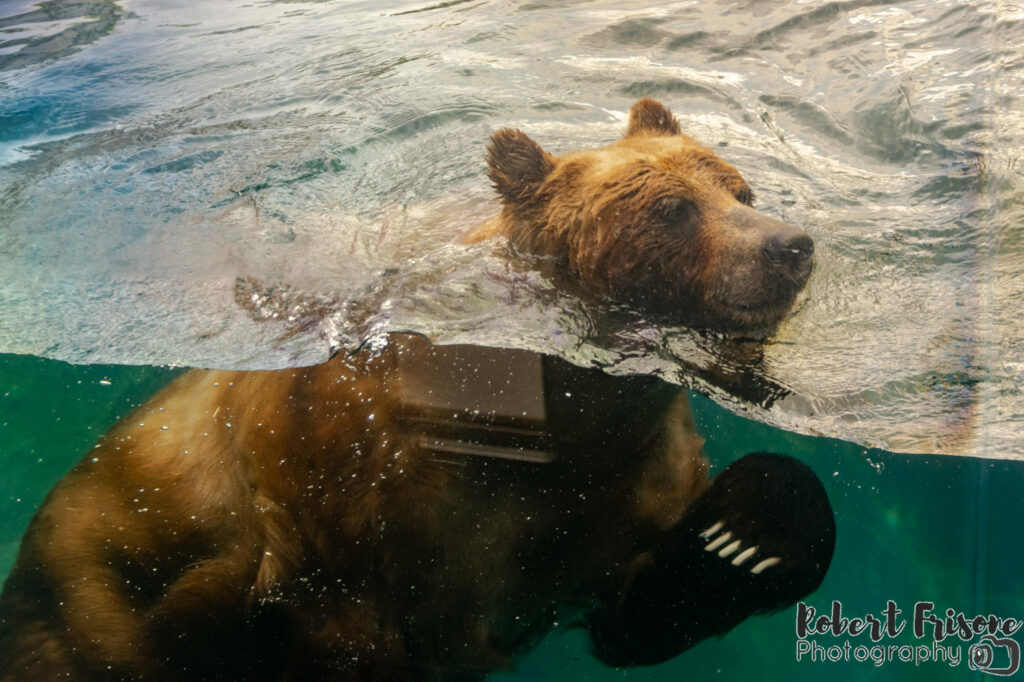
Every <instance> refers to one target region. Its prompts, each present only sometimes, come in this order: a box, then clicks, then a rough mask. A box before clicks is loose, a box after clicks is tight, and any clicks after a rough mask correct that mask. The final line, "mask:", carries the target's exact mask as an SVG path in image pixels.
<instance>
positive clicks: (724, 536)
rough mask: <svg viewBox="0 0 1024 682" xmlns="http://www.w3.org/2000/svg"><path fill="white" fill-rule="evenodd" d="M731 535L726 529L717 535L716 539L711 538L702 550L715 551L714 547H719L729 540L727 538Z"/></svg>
mask: <svg viewBox="0 0 1024 682" xmlns="http://www.w3.org/2000/svg"><path fill="white" fill-rule="evenodd" d="M731 537H732V533H730V532H729V531H726V532H724V533H722V534H721V535H719V536H718V538H717V539H715V540H712V541H711V542H710V543H708V546H707V547H705V548H704V551H705V552H713V551H715V550H716V549H718V548H719V547H721V546H722V545H724V544H725V543H727V542H729V539H730V538H731Z"/></svg>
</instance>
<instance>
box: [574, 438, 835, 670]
mask: <svg viewBox="0 0 1024 682" xmlns="http://www.w3.org/2000/svg"><path fill="white" fill-rule="evenodd" d="M835 532H836V531H835V519H834V515H833V512H832V506H831V505H830V504H829V501H828V497H827V496H826V494H825V489H824V487H823V486H822V484H821V482H820V481H819V480H818V477H817V476H816V475H815V474H814V472H813V471H811V469H810V468H809V467H808V466H806V465H805V464H803V463H801V462H800V461H798V460H796V459H794V458H792V457H787V456H784V455H774V454H768V453H756V454H752V455H747V456H746V457H743V458H742V459H740V460H738V461H736V462H734V463H733V464H732V465H730V466H729V467H727V468H726V469H725V471H723V472H722V473H721V474H720V475H719V476H717V477H716V478H715V479H714V480H713V481H712V483H711V486H710V487H709V488H708V490H707V491H706V492H705V493H704V494H703V495H702V496H701V497H700V498H699V499H698V500H697V501H696V502H695V503H694V504H693V506H692V507H691V508H690V509H689V510H688V511H687V513H686V515H685V516H684V517H683V519H682V520H681V521H680V523H679V524H678V525H677V526H676V527H675V528H673V529H672V530H671V531H669V532H668V533H667V534H666V535H665V537H663V538H662V539H661V541H660V542H658V543H657V544H656V545H655V547H654V548H653V550H652V552H651V553H650V556H649V559H648V560H646V561H644V562H643V563H642V564H641V565H638V566H637V567H636V568H635V572H634V574H633V575H632V576H631V578H630V579H629V582H628V583H627V585H626V587H625V590H624V591H623V593H622V594H621V595H617V597H613V598H611V599H609V603H608V606H607V607H606V608H603V609H601V610H599V611H596V612H595V613H594V614H592V616H591V618H590V621H589V623H588V625H589V627H590V630H591V635H592V638H593V640H594V644H595V653H596V654H597V655H598V657H599V658H601V659H602V660H604V661H605V662H606V663H609V664H611V665H646V664H653V663H658V662H661V661H664V660H667V659H669V658H672V657H673V656H676V655H678V654H679V653H681V652H682V651H684V650H686V649H687V648H689V647H690V646H692V645H694V644H696V643H697V642H699V641H700V640H702V639H705V638H707V637H710V636H713V635H721V634H724V633H725V632H728V631H729V630H730V629H732V628H733V627H735V626H736V625H737V624H739V623H740V622H742V621H743V620H745V619H746V618H748V617H749V616H751V615H753V614H755V613H768V612H771V611H775V610H777V609H780V608H783V607H786V606H789V605H790V604H793V603H794V602H796V601H797V600H798V599H800V598H802V597H805V596H806V595H808V594H809V593H811V592H813V591H814V590H815V589H816V588H817V587H818V585H820V584H821V581H822V579H824V577H825V573H826V571H827V570H828V566H829V563H830V562H831V560H832V552H833V549H834V547H835Z"/></svg>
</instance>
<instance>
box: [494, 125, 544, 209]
mask: <svg viewBox="0 0 1024 682" xmlns="http://www.w3.org/2000/svg"><path fill="white" fill-rule="evenodd" d="M487 165H488V166H490V169H489V170H488V171H487V177H489V178H490V179H491V182H493V183H494V189H496V190H498V194H500V195H501V197H502V199H503V201H504V202H505V203H506V204H511V205H519V204H524V203H526V202H528V201H529V200H530V199H531V198H532V197H533V196H534V195H535V194H536V193H537V190H538V189H540V186H541V184H542V183H543V182H544V179H545V178H546V177H547V176H548V174H549V173H550V172H551V171H552V170H554V168H555V162H554V158H553V157H552V156H551V155H550V154H548V153H547V152H546V151H544V150H543V149H541V148H540V145H539V144H537V143H536V142H534V141H533V140H531V139H530V138H529V136H527V134H526V133H524V132H523V131H521V130H513V129H511V128H504V129H502V130H499V131H498V132H496V133H494V135H492V136H491V144H490V146H489V147H488V148H487Z"/></svg>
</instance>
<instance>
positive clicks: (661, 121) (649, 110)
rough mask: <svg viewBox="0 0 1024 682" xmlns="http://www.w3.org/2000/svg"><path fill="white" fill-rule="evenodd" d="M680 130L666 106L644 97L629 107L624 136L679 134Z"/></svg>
mask: <svg viewBox="0 0 1024 682" xmlns="http://www.w3.org/2000/svg"><path fill="white" fill-rule="evenodd" d="M681 132H682V131H681V130H680V129H679V124H678V123H677V122H676V120H675V118H673V117H672V112H671V111H669V109H668V107H666V106H664V105H663V104H661V102H658V101H657V100H654V99H651V98H650V97H644V98H643V99H641V100H639V101H638V102H637V103H636V104H634V105H633V106H632V107H630V109H629V128H627V129H626V137H632V136H634V135H679V134H680V133H681Z"/></svg>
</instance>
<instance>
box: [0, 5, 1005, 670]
mask: <svg viewBox="0 0 1024 682" xmlns="http://www.w3.org/2000/svg"><path fill="white" fill-rule="evenodd" d="M1022 34H1024V11H1022V10H1021V9H1020V7H1019V6H1015V5H1012V4H1010V3H996V2H983V1H980V0H972V1H970V2H953V1H952V0H949V1H940V2H932V1H930V0H929V1H925V0H919V1H916V2H914V1H909V2H884V1H881V0H848V1H842V2H802V3H791V2H781V1H780V2H771V1H761V0H758V1H748V0H729V1H722V2H675V3H665V4H662V5H659V6H656V7H654V6H652V5H651V3H649V2H641V1H640V0H622V1H618V2H614V1H611V0H595V1H593V2H586V1H573V2H546V1H544V0H519V1H512V0H508V1H503V2H472V1H463V2H460V1H456V2H444V3H436V4H432V3H407V2H398V1H395V0H391V1H389V2H329V1H328V2H250V3H237V2H232V1H230V0H201V1H197V2H187V3H186V2H179V3H168V2H158V1H156V0H152V1H149V0H129V1H124V2H113V1H112V0H95V1H85V2H72V1H70V0H54V1H52V2H48V3H44V4H42V5H39V6H36V5H34V4H33V3H32V2H31V1H29V0H8V1H7V2H5V3H2V4H0V225H2V226H3V229H2V232H3V234H2V236H0V239H2V241H0V352H6V353H8V354H5V355H0V466H2V468H3V471H4V475H3V477H2V478H0V575H5V574H6V571H7V570H8V568H9V566H10V564H11V562H12V561H13V559H14V556H15V553H16V550H17V543H18V540H19V537H20V535H21V533H22V532H23V529H24V527H25V525H26V524H27V522H28V520H29V518H30V517H31V515H32V513H33V511H34V509H35V508H36V507H37V505H38V504H39V503H40V501H41V500H42V498H43V496H44V495H45V493H46V491H47V490H48V489H49V488H50V486H52V484H53V482H54V481H56V480H57V479H58V478H59V477H60V476H61V475H62V474H63V473H64V472H65V471H66V470H67V469H68V468H70V466H71V465H72V464H73V463H74V462H75V461H77V459H78V458H79V457H81V456H82V454H83V453H85V452H86V451H87V450H88V448H89V447H90V446H91V443H92V442H94V441H95V439H96V438H97V437H98V436H99V435H100V434H101V433H103V432H104V431H105V430H106V429H107V428H108V427H109V426H110V425H111V424H112V423H113V422H114V421H115V420H116V419H117V418H118V417H120V416H123V415H124V414H126V413H127V412H128V411H129V410H130V409H131V407H132V406H134V405H137V404H139V403H140V402H141V401H143V400H144V399H145V398H146V397H147V396H148V395H151V394H152V393H153V392H154V391H155V390H156V389H157V388H158V387H159V386H161V385H163V384H164V383H165V382H166V381H167V380H168V379H169V378H170V377H171V376H172V375H173V374H174V373H175V372H177V371H180V370H176V369H162V367H167V366H175V367H184V366H217V367H249V368H257V367H278V366H286V365H297V364H303V363H310V362H315V361H318V360H322V359H324V358H326V357H327V355H328V354H329V352H330V351H331V349H332V348H337V347H354V346H355V345H358V344H359V343H361V342H362V341H365V340H367V339H372V338H373V337H374V335H375V334H379V333H381V332H384V331H387V330H389V329H409V330H417V331H421V332H424V333H427V334H429V335H431V336H432V337H433V338H435V339H437V340H441V341H447V342H473V343H481V344H487V343H492V344H500V345H514V346H518V347H524V348H531V349H534V350H539V351H545V352H552V353H557V354H560V355H562V356H563V357H567V358H569V359H571V360H573V361H576V362H579V363H592V364H599V365H601V366H603V367H606V368H608V369H609V370H611V371H619V372H652V373H658V374H661V375H662V376H664V377H666V378H667V379H670V380H673V381H677V382H679V383H682V384H684V385H686V386H689V387H691V388H694V389H697V390H698V391H699V394H695V396H694V406H695V410H696V414H697V418H698V422H699V428H700V430H701V431H702V433H703V434H704V435H705V436H706V437H707V438H708V446H707V452H708V455H709V457H710V458H711V460H712V462H713V466H714V467H715V469H716V470H721V468H723V467H724V466H725V465H726V464H727V463H728V462H730V461H732V460H733V459H735V458H737V457H739V456H740V455H742V454H744V453H746V452H749V451H752V450H775V451H781V452H788V453H791V454H794V455H797V456H799V457H800V458H801V459H803V460H804V461H806V462H807V463H808V464H810V465H811V466H812V467H813V468H814V469H815V471H816V472H817V473H818V475H819V476H820V477H821V479H822V480H823V481H824V482H825V484H826V487H827V489H828V492H829V494H830V497H831V499H832V501H833V504H834V506H835V509H836V513H837V522H838V529H839V531H838V532H839V535H838V544H837V547H836V555H835V559H834V561H833V566H832V569H831V571H830V573H829V575H828V577H827V578H826V580H825V583H824V584H823V585H822V587H821V589H820V590H819V591H818V592H817V593H816V594H814V595H813V596H812V597H811V598H809V599H808V603H809V604H810V605H812V606H815V607H817V608H819V609H820V610H827V609H828V608H829V606H830V604H831V602H832V600H838V601H840V602H842V605H843V609H844V614H846V615H847V616H850V617H853V616H862V615H864V614H868V613H872V614H880V613H881V611H882V610H883V609H884V608H885V606H886V602H887V601H888V600H893V601H895V602H896V603H897V604H898V605H899V606H900V607H901V608H903V609H904V610H910V609H912V608H913V605H914V603H915V602H917V601H921V600H927V601H932V602H934V603H935V604H936V608H937V609H940V610H941V609H944V608H946V607H949V608H953V609H955V610H957V611H962V612H964V613H966V614H968V615H972V616H973V615H974V614H993V615H996V616H1000V617H1015V618H1024V603H1022V602H1024V590H1022V589H1021V588H1020V581H1019V576H1020V570H1019V566H1020V565H1021V562H1022V560H1024V549H1021V543H1020V537H1021V529H1022V524H1021V522H1020V519H1021V518H1024V495H1022V494H1021V492H1020V491H1022V490H1024V461H1021V460H1024V334H1021V332H1020V322H1019V310H1020V301H1021V300H1024V240H1022V239H1021V236H1020V235H1021V231H1020V226H1021V225H1022V224H1024V180H1022V177H1024V175H1022V173H1021V170H1022V167H1021V163H1022V161H1021V159H1024V155H1022V154H1021V150H1022V149H1024V125H1022V118H1021V115H1020V112H1021V111H1022V110H1024V106H1022V102H1021V99H1020V92H1022V91H1024V90H1022V88H1021V85H1022V83H1021V78H1022V74H1024V41H1021V39H1020V38H1019V36H1020V35H1022ZM643 95H653V96H656V97H658V98H659V99H661V100H662V101H664V102H665V103H666V104H668V105H669V106H671V107H672V109H673V111H674V112H675V114H676V115H677V117H678V118H679V120H680V122H681V124H682V126H683V127H684V129H685V130H686V131H687V132H689V133H690V134H692V135H694V136H695V137H697V138H699V139H701V140H703V141H705V142H706V143H707V144H709V145H710V146H712V147H713V148H714V149H715V150H716V151H717V152H718V153H720V154H721V155H722V156H723V157H724V158H726V159H727V160H729V161H730V162H732V163H733V164H734V165H736V166H737V167H738V168H739V169H740V170H741V171H742V172H743V174H744V176H745V177H746V178H747V179H748V181H749V182H750V184H751V185H752V186H753V187H754V188H755V190H756V193H757V195H758V206H759V208H760V209H761V210H763V211H765V212H766V213H769V214H771V215H774V216H777V217H781V218H783V219H785V220H787V221H790V222H793V223H795V224H799V225H801V226H802V227H804V228H805V229H806V230H807V231H808V232H809V233H810V234H811V235H812V236H813V237H814V239H815V243H816V253H817V265H816V271H815V274H814V276H813V278H812V281H811V284H810V286H809V289H808V291H807V294H806V296H805V297H804V298H803V299H802V300H801V301H800V304H799V307H798V309H797V311H796V313H795V315H794V317H793V318H792V319H791V320H788V321H787V322H786V323H785V324H784V325H783V326H782V327H781V328H780V330H779V332H778V334H777V335H776V336H775V337H773V338H771V339H769V340H768V343H767V345H766V346H765V348H764V352H763V358H761V359H760V360H759V362H758V363H757V364H756V365H755V366H753V367H741V368H740V369H742V370H743V372H741V375H742V376H744V377H747V378H749V380H750V381H751V383H752V384H754V385H757V386H761V387H766V390H767V392H768V393H769V394H773V395H777V396H781V398H780V399H778V400H775V401H774V402H772V401H770V400H766V399H765V400H759V399H757V398H756V397H754V398H751V397H749V396H747V397H744V396H737V395H736V393H735V391H734V390H732V391H731V390H730V389H735V386H733V387H730V386H728V385H720V384H716V383H715V379H714V377H715V376H720V375H727V374H729V373H730V371H732V370H735V369H737V368H736V367H735V366H734V363H735V362H736V360H735V359H734V358H732V357H731V356H730V355H729V353H728V352H723V351H722V350H721V346H720V344H719V342H720V341H721V340H720V339H714V338H708V337H707V336H705V335H702V334H699V333H694V332H692V331H691V330H687V329H684V328H679V327H674V326H672V325H671V324H670V323H667V322H665V321H652V320H649V319H646V318H645V316H644V315H643V314H641V313H639V312H636V311H631V310H623V309H621V308H618V307H615V306H612V305H603V304H601V303H597V304H594V305H590V306H584V305H581V304H580V302H579V301H578V300H577V299H576V298H575V297H573V296H570V295H567V294H565V293H564V292H561V291H559V290H557V288H556V287H554V285H553V284H552V283H551V282H550V281H549V280H548V279H546V278H545V277H543V276H541V275H540V274H539V273H538V272H537V270H538V268H537V267H534V264H531V263H530V262H528V261H524V262H515V263H512V264H509V262H508V260H507V259H505V258H503V257H501V256H499V255H496V254H495V253H493V252H492V250H491V249H488V248H485V247H479V248H477V247H474V248H464V247H454V246H452V244H451V242H452V240H453V238H454V236H457V235H458V234H459V233H460V232H461V231H464V230H465V229H466V228H467V227H468V226H471V225H473V224H474V223H475V222H477V221H479V220H481V219H484V218H486V217H488V216H490V215H492V214H493V212H494V211H495V210H496V206H495V203H494V200H493V197H492V192H491V190H490V188H489V187H488V186H487V181H486V179H485V177H484V171H485V167H484V164H483V161H482V159H483V154H484V148H485V145H486V142H487V139H488V136H489V135H490V134H491V133H492V132H493V131H494V130H496V129H498V128H500V127H503V126H516V127H520V128H522V129H523V130H525V131H527V132H528V133H529V134H530V135H532V136H533V137H535V138H536V139H537V140H538V141H539V142H540V143H541V144H542V145H544V146H545V148H547V149H549V150H550V151H552V152H555V153H560V152H564V151H568V150H571V149H576V148H580V147H585V146H595V145H599V144H604V143H607V142H610V141H611V140H614V139H616V137H617V136H618V135H620V134H621V131H622V128H623V121H624V116H625V112H626V110H627V108H628V107H629V105H630V104H631V103H632V101H634V100H635V99H636V98H637V97H640V96H643ZM240 280H241V281H242V282H244V283H246V284H243V286H242V289H241V291H242V292H243V293H244V294H251V293H254V292H257V293H266V292H268V291H270V292H275V293H276V294H277V295H278V296H277V298H274V299H273V301H272V302H271V303H268V304H266V305H263V306H262V307H260V306H248V305H244V299H245V296H241V297H240V296H239V291H240V289H239V281H240ZM246 287H249V288H246ZM240 300H241V301H242V302H241V303H240ZM266 300H270V297H267V299H266ZM13 353H17V355H15V354H13ZM44 358H45V359H44ZM60 360H67V361H72V362H75V363H79V364H76V365H69V364H65V363H63V362H60ZM95 363H103V364H95ZM709 370H710V371H709ZM720 370H728V371H720ZM709 377H710V378H709ZM708 395H710V396H712V397H713V398H714V401H715V402H712V400H711V399H709V398H708V397H703V396H708ZM723 406H724V407H723ZM737 414H742V415H746V416H747V417H749V418H750V419H746V418H743V417H741V416H737ZM780 426H781V427H785V430H783V429H780V428H777V427H780ZM797 432H799V433H804V434H811V435H813V436H816V437H811V436H809V435H798V433H797ZM839 439H841V440H839ZM872 446H878V447H884V448H885V449H875V448H873V447H872ZM896 451H900V452H905V453H907V454H896ZM929 453H931V454H929ZM935 453H959V454H961V455H981V456H983V457H984V458H980V457H973V456H959V457H951V456H940V455H939V454H935ZM1010 460H1015V461H1010ZM1021 638H1022V639H1024V635H1022V636H1021ZM862 639H863V638H861V639H857V638H853V637H845V638H844V637H831V636H830V635H822V636H820V637H818V638H817V639H816V640H815V641H820V642H821V643H823V644H826V645H829V644H833V643H834V644H839V645H842V644H843V643H845V642H847V641H849V642H851V643H852V644H853V645H857V644H859V643H860V642H861V640H862ZM895 641H896V642H897V643H899V644H919V643H920V642H918V641H917V640H915V639H914V638H913V637H912V636H904V637H902V638H899V639H897V640H895ZM928 643H930V641H928ZM958 645H959V647H960V649H962V651H963V653H966V651H967V644H961V643H959V642H958ZM796 646H797V638H796V634H795V611H794V610H792V609H791V610H788V611H786V612H784V613H782V614H778V615H775V616H772V617H761V618H754V619H751V620H749V621H747V622H746V623H744V624H743V625H741V626H740V627H739V628H737V629H736V630H735V631H734V632H733V633H731V634H730V635H729V636H727V637H726V638H724V639H722V640H720V641H712V642H705V643H702V644H701V645H699V646H698V647H696V648H695V649H694V650H692V651H690V652H688V653H687V654H685V655H684V656H682V657H680V658H679V659H677V660H674V661H672V662H670V663H667V664H665V665H663V666H658V667H656V668H651V669H642V670H633V671H629V672H627V673H623V672H620V671H612V670H608V669H604V668H602V667H601V666H600V665H599V664H598V663H597V662H596V661H595V660H594V659H592V658H590V657H589V655H588V654H587V653H586V645H585V642H584V641H583V639H582V637H581V636H580V635H579V633H573V632H569V633H556V634H554V635H552V636H551V637H549V638H548V639H547V640H545V641H544V643H543V644H542V645H541V646H540V647H539V649H538V650H536V651H535V652H534V653H532V654H530V655H529V656H528V657H527V658H526V659H525V660H523V661H522V663H521V667H520V669H519V670H518V671H517V672H515V673H509V674H501V675H496V676H495V677H496V678H497V679H521V680H526V679H550V680H562V679H588V680H603V679H618V678H621V677H626V678H630V679H656V680H675V679H723V680H750V679H770V680H774V679H789V680H792V679H806V680H818V679H821V678H822V677H823V676H831V677H833V678H835V679H842V680H848V679H849V680H853V679H862V678H863V679H868V678H871V679H900V680H902V679H915V680H916V679H921V680H936V679H965V678H968V677H972V678H977V677H980V676H981V675H980V673H974V672H972V671H971V670H970V669H969V666H968V665H967V662H966V661H965V660H962V661H961V662H960V664H959V665H958V666H950V665H948V664H945V663H941V662H940V663H935V662H926V663H922V664H920V665H915V664H914V663H913V662H902V661H899V660H896V661H892V662H886V663H884V664H883V665H881V666H878V667H876V666H875V665H873V664H872V663H871V662H870V661H865V662H856V661H854V662H809V661H806V660H804V661H800V662H798V661H797V660H796ZM997 662H998V661H997ZM1022 674H1024V673H1022Z"/></svg>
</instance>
